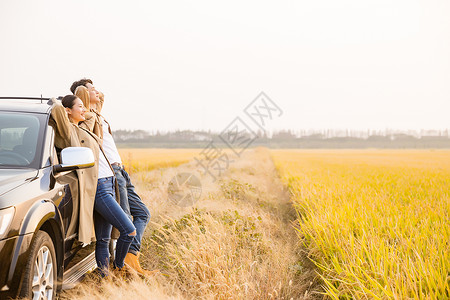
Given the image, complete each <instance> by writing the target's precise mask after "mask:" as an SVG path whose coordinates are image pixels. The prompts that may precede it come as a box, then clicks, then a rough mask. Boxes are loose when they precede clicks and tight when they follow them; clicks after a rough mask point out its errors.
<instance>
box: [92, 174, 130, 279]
mask: <svg viewBox="0 0 450 300" xmlns="http://www.w3.org/2000/svg"><path fill="white" fill-rule="evenodd" d="M114 180H115V179H114V177H113V176H111V177H105V178H99V179H98V183H97V193H96V194H95V203H94V227H95V237H96V239H97V242H96V245H95V259H96V261H97V266H98V268H99V269H100V272H101V274H102V275H106V274H107V270H108V267H109V241H110V238H111V231H112V227H113V226H114V227H115V228H117V229H118V230H119V232H120V236H119V238H118V239H117V245H116V255H115V260H114V263H113V265H114V267H117V268H122V267H123V266H124V259H125V256H126V255H127V253H128V249H129V248H130V244H131V242H132V241H133V239H134V235H130V234H132V233H133V232H134V231H135V230H136V228H135V227H134V225H133V223H132V222H131V221H130V219H129V218H128V216H127V215H126V214H125V213H124V211H123V210H122V208H121V207H120V205H119V203H117V201H116V198H115V183H114Z"/></svg>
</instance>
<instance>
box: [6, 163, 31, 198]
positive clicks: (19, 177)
mask: <svg viewBox="0 0 450 300" xmlns="http://www.w3.org/2000/svg"><path fill="white" fill-rule="evenodd" d="M37 173H38V172H37V170H35V169H0V196H2V195H3V194H5V193H7V192H9V191H11V190H12V189H14V188H16V187H18V186H20V185H22V184H23V183H25V182H27V181H29V180H31V179H33V178H35V177H36V176H37Z"/></svg>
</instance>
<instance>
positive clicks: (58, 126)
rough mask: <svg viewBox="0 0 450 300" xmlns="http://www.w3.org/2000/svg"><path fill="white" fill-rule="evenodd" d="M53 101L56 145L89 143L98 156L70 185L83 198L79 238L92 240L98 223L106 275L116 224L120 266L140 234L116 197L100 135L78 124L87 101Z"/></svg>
mask: <svg viewBox="0 0 450 300" xmlns="http://www.w3.org/2000/svg"><path fill="white" fill-rule="evenodd" d="M52 101H53V104H54V107H53V109H52V112H51V116H52V122H51V123H52V125H54V128H55V145H56V147H58V148H60V149H63V148H66V147H70V146H82V147H88V148H90V149H92V150H93V153H94V157H95V158H96V164H95V166H94V167H93V168H90V169H85V170H77V173H78V174H77V175H78V180H79V183H78V185H77V184H75V183H74V182H72V183H71V185H70V188H71V190H72V195H74V198H77V196H78V199H79V201H78V202H79V206H80V209H79V210H80V214H79V215H80V220H79V241H80V242H82V243H89V242H90V240H91V237H92V227H93V226H92V225H93V223H94V227H95V237H96V239H97V242H96V247H95V258H96V261H97V265H98V267H99V269H100V272H101V275H102V276H106V275H107V274H108V271H107V270H108V267H109V251H108V246H109V239H110V235H111V230H112V226H114V227H116V228H117V229H118V230H119V232H120V236H119V238H118V240H117V245H116V255H115V260H114V262H113V266H114V268H118V269H122V268H123V267H124V259H125V256H126V254H127V252H128V249H129V247H130V244H131V242H132V240H133V238H134V236H135V235H136V228H135V227H134V225H133V223H132V222H131V221H130V220H129V219H128V217H127V215H126V214H125V213H124V212H123V210H122V208H121V207H120V206H119V204H118V203H117V201H116V199H115V189H114V186H115V183H114V180H115V179H114V172H113V169H112V168H111V165H110V164H109V163H108V161H107V159H106V157H105V155H104V154H103V151H102V149H101V146H100V144H99V141H98V138H97V137H96V136H95V135H93V134H91V133H90V132H88V131H87V130H84V129H82V128H80V127H79V126H78V123H79V122H81V121H84V120H85V119H86V117H85V114H86V108H85V107H84V105H83V102H82V101H81V100H80V98H78V97H77V96H75V95H67V96H65V97H64V98H63V99H62V101H61V102H62V105H61V104H60V103H58V102H57V101H56V100H54V99H53V100H52ZM95 183H96V184H95ZM75 203H77V201H75ZM93 219H94V222H93Z"/></svg>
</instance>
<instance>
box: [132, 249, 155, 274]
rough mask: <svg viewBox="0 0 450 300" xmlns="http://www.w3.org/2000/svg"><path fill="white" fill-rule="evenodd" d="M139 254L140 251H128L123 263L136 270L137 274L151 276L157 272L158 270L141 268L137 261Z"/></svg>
mask: <svg viewBox="0 0 450 300" xmlns="http://www.w3.org/2000/svg"><path fill="white" fill-rule="evenodd" d="M139 256H140V252H138V255H134V254H133V253H130V252H128V253H127V256H125V264H126V265H128V266H129V267H130V268H131V269H133V270H134V271H136V272H137V273H138V274H139V275H143V276H152V275H155V274H156V273H158V272H159V270H153V271H147V270H144V269H142V268H141V265H140V263H139Z"/></svg>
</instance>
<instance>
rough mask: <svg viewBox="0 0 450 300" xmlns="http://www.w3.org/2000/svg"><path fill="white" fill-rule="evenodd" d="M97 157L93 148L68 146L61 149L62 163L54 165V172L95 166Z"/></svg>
mask: <svg viewBox="0 0 450 300" xmlns="http://www.w3.org/2000/svg"><path fill="white" fill-rule="evenodd" d="M94 164H95V158H94V153H93V152H92V150H91V149H89V148H86V147H68V148H64V149H62V151H61V164H59V165H55V166H53V173H55V174H56V173H60V172H65V171H72V170H77V169H86V168H90V167H92V166H94Z"/></svg>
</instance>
